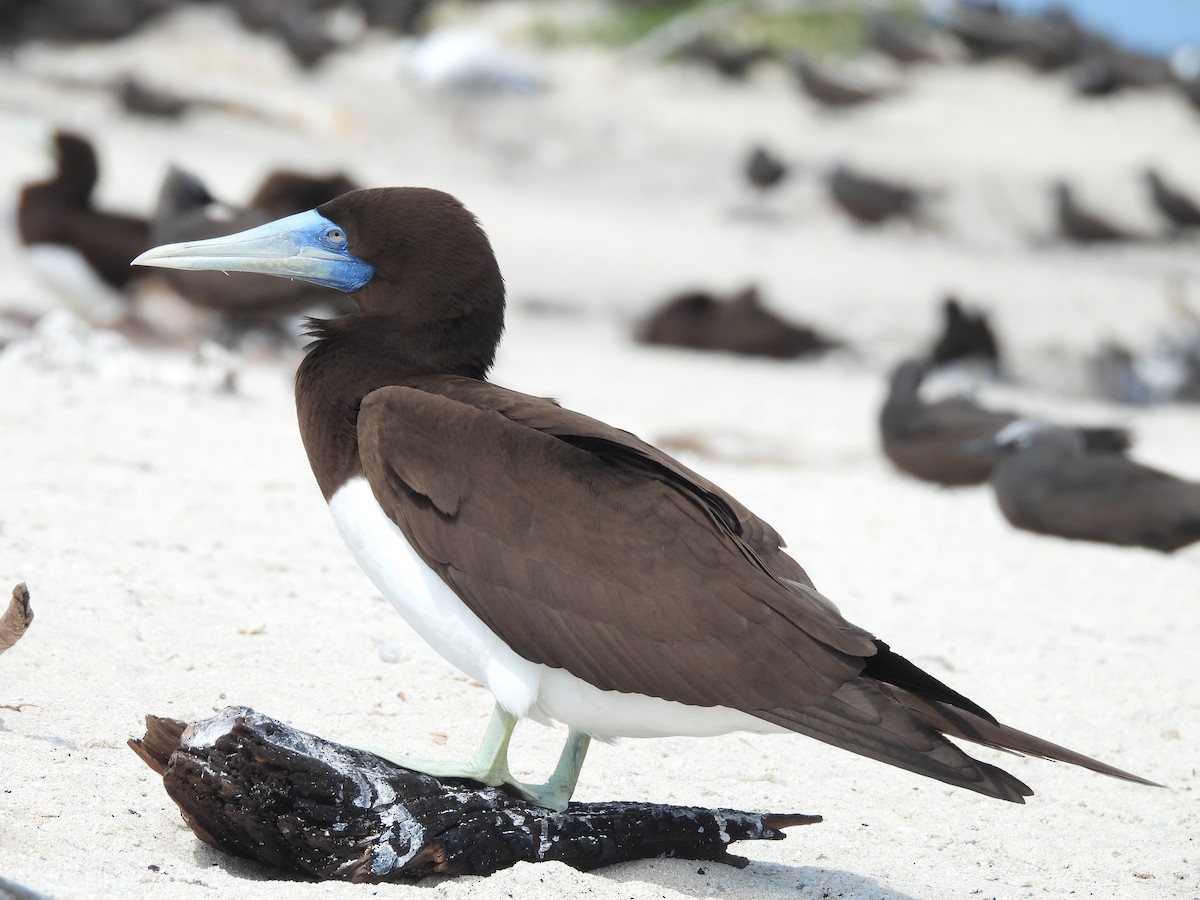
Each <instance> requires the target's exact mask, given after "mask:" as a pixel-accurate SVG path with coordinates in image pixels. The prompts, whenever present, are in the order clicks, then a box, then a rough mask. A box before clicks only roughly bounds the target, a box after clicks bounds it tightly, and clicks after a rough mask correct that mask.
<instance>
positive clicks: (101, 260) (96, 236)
mask: <svg viewBox="0 0 1200 900" xmlns="http://www.w3.org/2000/svg"><path fill="white" fill-rule="evenodd" d="M53 144H54V154H55V158H56V159H55V173H54V175H53V177H51V178H50V179H48V180H46V181H39V182H36V183H32V184H27V185H25V186H24V187H23V188H22V189H21V194H20V197H19V199H18V200H17V230H18V233H19V234H20V237H21V243H23V244H25V245H26V246H34V245H39V244H54V245H60V246H65V247H70V248H72V249H74V250H75V251H76V252H78V253H79V254H80V256H82V258H83V259H84V260H85V261H86V262H87V265H88V266H89V267H90V268H91V270H92V271H93V272H95V274H96V276H97V277H98V278H100V279H101V280H102V281H104V282H105V283H106V284H107V285H109V286H110V287H114V288H123V287H125V285H127V284H129V282H130V281H132V280H133V279H135V278H139V277H143V274H144V273H142V272H139V271H138V270H137V269H133V268H130V265H129V262H130V260H132V259H133V258H134V257H135V256H137V255H138V254H139V253H141V252H142V251H144V250H146V249H148V248H149V247H150V223H149V222H148V221H147V220H146V219H143V218H141V217H139V216H131V215H126V214H123V213H114V212H108V211H106V210H99V209H96V208H95V206H93V204H92V193H93V191H94V190H95V187H96V183H97V182H98V181H99V179H100V164H99V161H98V160H97V158H96V151H95V149H94V148H93V147H92V144H91V141H89V140H88V139H87V138H85V137H84V136H83V135H80V134H76V133H74V132H70V131H58V132H55V134H54V140H53Z"/></svg>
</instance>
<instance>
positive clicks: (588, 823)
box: [129, 706, 821, 882]
mask: <svg viewBox="0 0 1200 900" xmlns="http://www.w3.org/2000/svg"><path fill="white" fill-rule="evenodd" d="M129 745H130V747H131V748H132V749H133V750H134V751H135V752H136V753H137V754H138V755H139V756H140V757H141V758H142V759H143V760H144V761H145V762H146V763H147V764H148V765H149V766H150V767H151V768H152V769H154V770H155V771H156V772H159V773H160V774H161V775H162V776H163V784H164V786H165V787H166V790H167V793H168V794H169V795H170V796H171V799H172V800H174V801H175V802H176V803H177V804H179V807H180V809H181V810H182V812H183V817H184V820H185V821H186V822H187V824H188V826H189V827H190V828H191V829H192V831H194V832H195V833H196V835H197V837H199V838H200V839H201V840H202V841H204V842H205V843H208V844H211V845H212V846H214V847H217V848H219V849H221V850H224V851H226V852H227V853H231V854H234V855H236V856H241V857H245V858H247V859H253V860H257V861H259V862H263V863H266V864H267V865H270V866H274V867H277V868H279V869H283V870H285V871H287V872H289V873H293V874H299V875H302V876H305V877H309V878H315V879H319V880H327V879H338V880H344V881H359V882H381V881H406V880H410V879H414V878H421V877H423V876H426V875H490V874H491V873H493V872H496V871H499V870H500V869H504V868H507V867H509V866H511V865H514V864H515V863H517V862H521V861H527V862H547V861H552V860H557V861H560V862H564V863H566V864H568V865H570V866H574V867H575V868H577V869H582V870H588V869H594V868H598V867H600V866H606V865H611V864H612V863H618V862H624V861H627V860H631V859H645V858H651V857H664V856H666V857H680V858H684V859H703V860H713V861H716V862H722V863H727V864H729V865H734V866H744V865H745V864H746V860H744V859H742V858H740V857H737V856H732V855H730V854H729V852H728V847H729V845H730V844H732V843H733V842H735V841H741V840H782V839H783V838H784V837H785V835H784V834H783V831H782V829H784V828H788V827H790V826H793V825H807V824H810V823H813V822H819V821H820V820H821V818H820V816H806V815H772V814H758V813H748V812H738V811H735V810H726V809H720V810H712V809H703V808H698V807H680V806H661V805H656V804H646V803H623V802H613V803H572V804H571V806H570V808H569V809H568V810H567V812H565V813H561V814H560V813H554V812H551V811H549V810H546V809H541V808H539V807H536V806H531V805H530V804H528V803H526V802H525V801H523V800H520V799H518V798H516V797H513V796H510V795H509V794H507V793H505V792H504V791H502V790H497V789H494V788H486V787H482V786H480V785H478V784H476V783H474V782H471V781H462V780H458V779H446V780H445V781H444V782H442V781H439V780H438V779H435V778H432V777H430V776H428V775H423V774H420V773H418V772H413V771H411V770H409V769H404V768H401V767H400V766H396V765H394V764H392V763H389V762H387V761H386V760H383V759H380V758H379V757H377V756H374V755H372V754H370V753H366V752H364V751H361V750H356V749H353V748H350V747H344V746H342V745H340V744H334V743H331V742H330V741H326V740H324V739H323V738H319V737H316V736H314V735H311V734H306V733H304V732H302V731H297V730H295V729H294V728H290V727H289V726H287V725H284V724H283V723H281V722H278V721H276V720H274V719H271V718H269V717H267V716H264V715H261V714H260V713H256V712H254V711H253V710H251V709H248V708H246V707H232V706H231V707H227V708H226V709H224V710H222V711H221V712H220V713H218V714H217V715H216V716H214V717H213V718H211V719H206V720H205V721H203V722H197V723H195V724H193V725H190V726H189V725H186V724H185V723H183V722H179V721H176V720H173V719H161V718H157V717H155V716H147V717H146V736H145V737H144V738H142V739H141V740H131V741H130V742H129Z"/></svg>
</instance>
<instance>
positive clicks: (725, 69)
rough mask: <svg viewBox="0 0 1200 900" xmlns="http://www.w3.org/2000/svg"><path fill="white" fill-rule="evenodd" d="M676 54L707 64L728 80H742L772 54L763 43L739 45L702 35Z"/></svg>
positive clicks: (691, 60) (682, 57) (681, 57)
mask: <svg viewBox="0 0 1200 900" xmlns="http://www.w3.org/2000/svg"><path fill="white" fill-rule="evenodd" d="M678 55H679V58H680V59H682V60H686V61H687V62H692V63H696V64H698V65H702V66H707V67H708V68H710V69H712V70H713V71H714V72H716V73H717V74H718V75H720V76H722V77H723V78H727V79H729V80H730V81H743V80H744V79H745V78H746V76H747V75H749V74H750V71H751V70H752V69H753V68H754V67H755V66H757V65H758V64H759V63H760V62H763V61H764V60H768V59H771V58H772V56H773V55H774V54H772V52H771V50H770V49H769V48H768V47H765V46H763V45H753V46H745V47H740V46H737V45H735V44H730V43H726V42H724V41H720V40H717V39H716V38H714V37H711V36H709V35H702V36H700V37H698V38H696V39H695V40H692V41H689V42H688V43H686V44H684V45H683V46H682V47H680V48H679V51H678Z"/></svg>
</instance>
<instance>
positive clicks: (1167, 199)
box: [1145, 169, 1200, 229]
mask: <svg viewBox="0 0 1200 900" xmlns="http://www.w3.org/2000/svg"><path fill="white" fill-rule="evenodd" d="M1145 178H1146V185H1147V186H1148V187H1149V188H1150V198H1151V199H1152V200H1153V201H1154V206H1155V207H1156V208H1157V209H1158V211H1159V212H1160V213H1162V214H1163V216H1164V217H1166V219H1167V220H1168V221H1170V223H1171V225H1172V226H1174V227H1175V228H1176V229H1184V228H1200V203H1197V202H1196V201H1195V200H1194V199H1193V198H1192V197H1190V196H1188V195H1187V194H1185V193H1184V192H1183V191H1181V190H1180V189H1179V188H1176V187H1173V186H1171V185H1170V184H1168V183H1167V182H1166V181H1164V180H1163V177H1162V176H1161V175H1160V174H1159V173H1158V171H1157V170H1156V169H1147V170H1146V172H1145Z"/></svg>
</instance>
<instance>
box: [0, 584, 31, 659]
mask: <svg viewBox="0 0 1200 900" xmlns="http://www.w3.org/2000/svg"><path fill="white" fill-rule="evenodd" d="M32 621H33V609H32V607H30V605H29V588H27V587H25V582H21V583H20V584H18V585H17V586H16V587H15V588H13V592H12V600H10V601H9V602H8V609H6V610H5V611H4V614H3V615H0V653H3V652H4V651H5V650H7V649H8V648H9V647H11V646H12V645H13V644H15V643H16V642H17V641H19V640H20V639H21V636H22V635H23V634H25V631H26V629H28V628H29V624H30V623H31V622H32Z"/></svg>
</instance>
